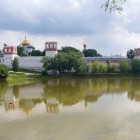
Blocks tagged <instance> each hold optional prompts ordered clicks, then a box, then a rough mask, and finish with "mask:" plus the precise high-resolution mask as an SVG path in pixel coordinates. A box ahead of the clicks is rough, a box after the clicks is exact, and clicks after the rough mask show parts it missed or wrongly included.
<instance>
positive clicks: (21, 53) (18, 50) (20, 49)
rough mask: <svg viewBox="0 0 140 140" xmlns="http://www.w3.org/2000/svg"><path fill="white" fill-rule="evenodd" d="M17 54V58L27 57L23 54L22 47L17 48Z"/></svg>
mask: <svg viewBox="0 0 140 140" xmlns="http://www.w3.org/2000/svg"><path fill="white" fill-rule="evenodd" d="M17 54H18V55H19V56H27V54H26V53H24V50H23V47H17Z"/></svg>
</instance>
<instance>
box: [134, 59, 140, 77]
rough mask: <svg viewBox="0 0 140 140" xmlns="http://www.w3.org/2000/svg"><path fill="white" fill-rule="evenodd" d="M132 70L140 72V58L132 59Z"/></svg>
mask: <svg viewBox="0 0 140 140" xmlns="http://www.w3.org/2000/svg"><path fill="white" fill-rule="evenodd" d="M132 72H133V73H134V74H139V73H140V59H133V60H132Z"/></svg>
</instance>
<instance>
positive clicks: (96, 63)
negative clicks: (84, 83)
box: [91, 61, 100, 73]
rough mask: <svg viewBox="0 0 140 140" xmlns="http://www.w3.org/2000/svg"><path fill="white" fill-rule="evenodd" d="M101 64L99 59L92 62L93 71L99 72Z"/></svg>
mask: <svg viewBox="0 0 140 140" xmlns="http://www.w3.org/2000/svg"><path fill="white" fill-rule="evenodd" d="M99 65H100V63H99V62H98V61H94V62H93V63H92V64H91V72H92V73H99V71H100V70H99Z"/></svg>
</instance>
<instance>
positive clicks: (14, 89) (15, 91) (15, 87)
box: [13, 85, 19, 98]
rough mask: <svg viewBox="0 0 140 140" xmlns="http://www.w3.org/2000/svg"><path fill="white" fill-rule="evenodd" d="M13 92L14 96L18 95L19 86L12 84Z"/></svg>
mask: <svg viewBox="0 0 140 140" xmlns="http://www.w3.org/2000/svg"><path fill="white" fill-rule="evenodd" d="M13 94H14V95H15V97H16V98H18V97H19V86H17V85H16V86H13Z"/></svg>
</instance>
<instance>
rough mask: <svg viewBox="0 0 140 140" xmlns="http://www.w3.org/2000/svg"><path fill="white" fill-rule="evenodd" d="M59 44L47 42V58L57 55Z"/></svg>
mask: <svg viewBox="0 0 140 140" xmlns="http://www.w3.org/2000/svg"><path fill="white" fill-rule="evenodd" d="M57 44H58V43H57V42H54V41H52V42H45V55H46V56H47V57H55V55H56V54H57Z"/></svg>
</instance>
